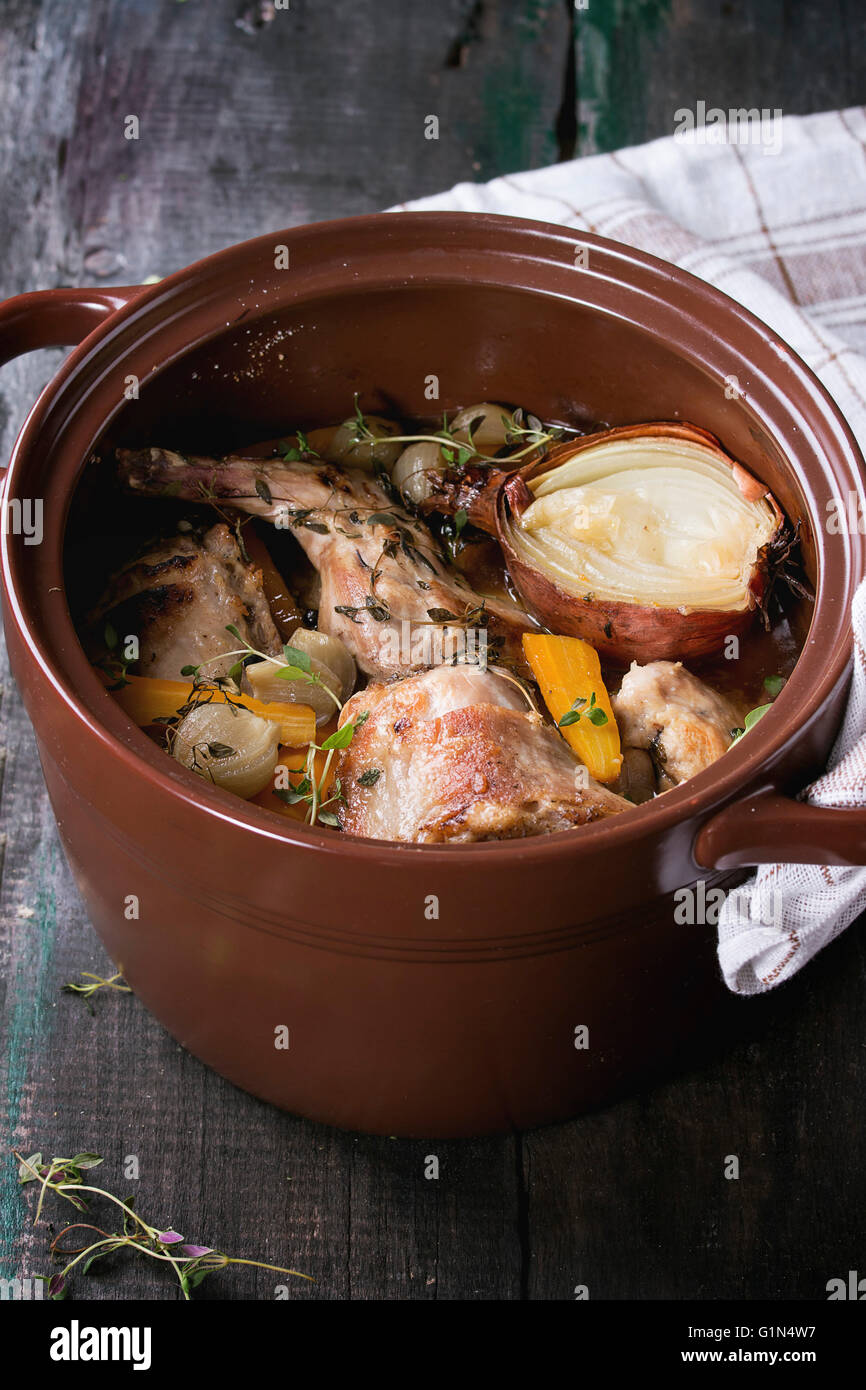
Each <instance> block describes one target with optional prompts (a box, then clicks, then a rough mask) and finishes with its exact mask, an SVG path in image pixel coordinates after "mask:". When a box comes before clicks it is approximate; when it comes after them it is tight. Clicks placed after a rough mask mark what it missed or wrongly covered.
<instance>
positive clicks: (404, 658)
mask: <svg viewBox="0 0 866 1390" xmlns="http://www.w3.org/2000/svg"><path fill="white" fill-rule="evenodd" d="M118 460H119V464H120V475H121V477H122V478H123V479H124V481H125V482H126V483H127V484H128V486H129V487H131V488H133V489H135V490H136V491H140V492H147V493H153V494H156V495H159V494H162V493H165V492H166V490H167V489H169V490H170V491H169V495H171V496H175V497H179V498H183V499H185V500H188V501H197V502H201V501H202V500H206V499H208V498H219V499H220V500H221V501H223V502H228V503H230V504H231V505H232V506H234V507H239V508H241V509H242V510H243V511H246V512H251V513H252V514H253V515H254V516H259V517H264V518H265V519H266V520H268V521H271V522H273V523H274V524H275V525H278V526H283V527H291V528H292V530H293V532H294V534H295V535H296V536H297V539H298V541H299V542H300V544H301V545H302V546H303V548H304V550H305V551H306V554H307V556H308V558H309V560H310V561H311V563H312V564H313V565H314V566H315V568H316V569H317V570H318V571H319V574H320V576H321V580H322V593H321V601H320V604H319V628H320V630H321V631H322V632H327V633H328V634H330V635H331V636H332V637H340V638H342V640H343V641H344V642H345V643H346V646H347V647H348V648H349V650H350V651H351V653H352V655H353V656H354V658H355V660H356V661H357V663H358V665H359V667H360V668H361V670H362V671H365V672H366V673H367V674H368V675H370V676H374V677H378V678H380V679H383V678H387V677H389V676H395V675H405V674H407V673H409V672H411V671H417V670H419V669H422V668H423V667H425V666H428V665H430V664H431V661H430V660H429V659H425V657H424V654H423V647H422V644H420V643H417V644H416V641H415V639H416V637H417V632H415V631H410V632H408V633H407V630H406V629H405V628H404V627H403V623H407V624H409V625H411V626H412V628H413V629H414V628H415V627H417V625H424V626H425V627H429V625H430V623H431V617H430V614H431V612H432V613H433V614H434V620H435V618H436V617H438V616H439V615H440V614H441V613H447V614H449V615H454V616H455V618H456V619H458V620H461V619H465V617H466V615H467V614H469V615H472V614H473V612H474V613H476V614H477V611H478V610H479V608H480V606H481V604H482V595H480V594H477V593H476V592H475V590H474V589H472V588H471V587H470V585H469V584H468V583H467V582H466V580H465V579H464V578H463V577H462V575H460V574H458V573H457V571H456V570H455V569H453V568H452V567H451V566H450V565H449V564H448V563H447V561H446V560H445V559H444V557H443V556H442V554H441V552H440V550H439V548H438V546H437V545H436V543H435V541H434V539H433V536H432V535H431V533H430V530H429V528H428V527H427V526H425V524H424V522H423V521H420V520H419V519H418V518H417V517H414V516H410V515H409V513H408V512H407V511H405V510H404V509H403V508H402V507H400V506H399V505H397V504H395V503H394V502H392V501H391V499H390V498H389V497H388V495H387V493H386V492H385V490H384V488H383V487H382V485H381V484H380V483H379V482H378V481H377V480H376V478H375V477H373V476H372V475H371V474H369V473H364V472H362V471H360V470H358V469H341V468H338V467H336V466H335V465H331V464H318V465H317V464H311V463H305V462H302V461H298V462H294V463H285V462H283V461H282V460H281V459H273V458H271V459H265V458H239V457H231V458H226V459H222V460H220V459H212V458H196V457H189V456H181V455H180V454H174V453H170V452H169V451H168V450H166V449H140V450H125V449H121V450H119V451H118ZM483 602H484V615H485V617H486V620H487V627H486V631H487V641H488V643H489V651H490V660H498V661H506V662H510V663H513V664H514V665H515V666H517V667H522V666H523V653H522V650H521V645H520V635H521V633H522V632H525V631H526V630H527V629H528V628H530V627H531V626H532V624H531V623H530V621H529V620H528V619H527V618H526V615H525V614H524V613H523V612H522V611H521V610H520V609H519V608H517V606H516V605H514V604H510V603H508V602H507V601H506V600H504V599H502V598H495V597H484V598H483ZM471 621H472V622H477V618H475V619H471ZM452 632H453V630H452ZM453 635H454V637H455V640H456V632H453Z"/></svg>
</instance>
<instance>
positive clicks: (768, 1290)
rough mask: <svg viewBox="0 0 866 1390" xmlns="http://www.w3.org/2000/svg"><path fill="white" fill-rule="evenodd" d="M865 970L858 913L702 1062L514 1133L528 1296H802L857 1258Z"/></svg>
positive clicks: (865, 1221) (744, 1014)
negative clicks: (734, 1040) (738, 1034)
mask: <svg viewBox="0 0 866 1390" xmlns="http://www.w3.org/2000/svg"><path fill="white" fill-rule="evenodd" d="M864 967H866V934H864V932H863V930H862V923H861V925H860V926H859V927H857V926H855V927H853V928H852V929H851V930H850V932H849V933H848V934H847V935H846V936H845V937H844V938H843V939H842V940H841V941H839V942H838V943H836V944H835V945H834V946H832V947H831V948H829V949H828V950H827V951H826V952H825V953H824V955H823V956H821V957H820V958H819V959H817V960H815V961H813V962H812V963H811V964H810V966H809V967H808V969H807V970H806V971H804V972H803V974H801V975H799V976H797V977H796V979H795V980H793V981H792V982H791V983H790V984H788V985H785V986H784V988H783V989H782V990H781V991H780V992H779V994H778V995H771V996H768V997H766V998H764V999H761V1000H743V1001H742V1002H741V1003H740V1004H738V1006H737V1010H736V1012H737V1014H739V1027H740V1028H741V1029H742V1032H743V1037H742V1040H741V1041H740V1043H739V1044H738V1045H735V1046H729V1045H727V1044H725V1043H724V1042H723V1040H722V1039H719V1048H720V1055H719V1056H718V1057H717V1059H716V1060H715V1061H711V1062H709V1063H707V1064H706V1065H702V1066H696V1065H695V1060H694V1059H693V1058H691V1057H690V1058H685V1057H684V1058H683V1059H682V1064H683V1068H684V1069H683V1073H682V1075H680V1076H678V1077H677V1078H675V1079H674V1080H671V1081H669V1082H667V1083H665V1084H663V1085H659V1086H656V1087H654V1088H652V1089H651V1090H649V1091H647V1092H645V1093H643V1094H641V1095H638V1096H634V1097H632V1098H630V1099H628V1100H626V1101H623V1102H622V1103H620V1104H619V1105H617V1106H615V1107H613V1108H612V1109H610V1110H607V1111H604V1112H602V1113H600V1114H597V1115H592V1116H587V1117H585V1118H584V1119H582V1120H579V1121H576V1122H575V1123H573V1124H570V1125H566V1126H561V1127H559V1128H556V1129H550V1130H543V1131H538V1132H537V1133H535V1134H533V1135H529V1136H526V1139H525V1145H526V1149H527V1152H528V1171H529V1175H530V1180H529V1220H530V1229H531V1232H532V1238H531V1271H530V1279H529V1293H530V1297H532V1298H540V1299H562V1298H566V1299H567V1298H573V1297H574V1288H575V1286H576V1285H578V1284H585V1285H587V1286H588V1288H589V1296H590V1297H591V1298H616V1299H648V1298H665V1299H695V1298H698V1299H762V1298H771V1299H776V1298H793V1299H806V1300H810V1299H811V1300H814V1299H822V1298H826V1292H825V1290H826V1284H827V1281H828V1279H831V1278H834V1277H836V1276H841V1277H846V1276H847V1271H848V1270H849V1269H857V1268H858V1260H859V1261H860V1264H861V1265H862V1255H861V1254H860V1252H861V1251H862V1249H863V1242H864V1237H866V1217H864V1213H863V1203H862V1201H861V1200H860V1197H859V1193H860V1190H861V1188H862V1180H863V1172H864V1168H866V1134H864V1128H863V1092H864V1085H866V1053H864V1049H863V1047H862V1044H861V1043H860V1041H859V1039H860V1036H861V1033H862V1028H861V1026H860V1019H862V1014H863V1007H864V992H866V968H864ZM730 1155H733V1156H735V1157H736V1158H738V1160H739V1173H740V1176H739V1178H738V1179H736V1180H735V1179H729V1178H726V1177H725V1169H726V1162H727V1160H728V1157H729V1156H730Z"/></svg>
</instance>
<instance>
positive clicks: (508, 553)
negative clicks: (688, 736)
mask: <svg viewBox="0 0 866 1390" xmlns="http://www.w3.org/2000/svg"><path fill="white" fill-rule="evenodd" d="M647 436H656V437H668V438H670V437H673V438H676V439H683V440H686V441H688V442H692V443H699V444H701V445H704V446H706V447H707V448H710V449H712V450H713V451H714V452H715V453H716V454H717V455H719V457H721V458H723V459H724V460H725V462H726V463H727V464H728V465H729V466H730V467H731V468H732V471H733V475H734V479H735V481H736V483H737V486H738V487H739V489H740V492H741V493H742V494H743V496H744V497H745V498H746V500H748V501H754V500H756V499H757V498H759V497H765V498H766V500H767V501H768V502H769V504H770V505H771V507H772V508H773V510H774V513H775V516H776V520H777V530H776V534H778V531H779V529H780V528H781V527H782V526H783V525H784V523H785V517H784V513H783V512H782V510H781V508H780V507H779V505H778V503H777V502H776V500H775V498H773V497H772V496H771V494H770V493H769V492H768V490H767V488H766V487H765V486H764V485H763V484H762V483H760V482H758V480H757V479H756V478H753V477H752V475H751V474H750V473H748V472H747V471H746V469H745V468H743V467H742V466H741V465H740V464H738V463H736V462H735V461H734V460H733V459H732V458H731V457H730V456H729V455H728V454H726V453H725V452H724V450H723V449H722V448H721V446H720V445H719V443H718V441H717V440H716V439H715V438H714V436H713V435H711V434H709V433H708V432H707V431H706V430H702V429H698V428H697V427H696V426H694V425H687V424H681V423H679V422H670V423H656V424H649V425H627V426H624V427H623V428H620V429H612V430H602V431H600V432H598V433H596V434H592V435H585V436H584V437H583V438H581V439H579V440H570V441H569V442H568V443H566V444H561V445H558V446H557V447H556V448H554V449H552V450H551V451H550V453H549V454H547V456H546V457H545V458H544V459H541V460H536V461H534V462H533V463H530V464H528V465H527V466H526V468H523V469H521V470H520V471H519V473H517V474H514V475H512V476H511V477H510V478H504V479H498V480H497V483H498V491H497V496H496V529H497V536H498V539H499V543H500V545H501V546H502V550H503V553H504V555H505V561H506V564H507V566H508V569H509V572H510V574H511V577H512V579H513V581H514V584H515V587H516V588H517V590H518V592H519V593H520V596H521V598H522V599H523V602H524V603H525V605H526V608H527V610H528V612H529V613H530V614H531V615H532V616H533V617H534V618H535V619H536V620H537V621H538V622H540V623H541V624H542V625H543V626H544V627H546V628H548V629H549V630H550V631H551V632H557V633H561V634H563V635H564V636H568V637H582V638H583V639H584V641H586V642H589V643H590V644H591V645H592V646H593V647H595V648H596V650H597V651H598V652H600V653H601V654H602V655H603V656H604V657H605V658H606V659H607V660H608V661H611V662H613V663H615V664H617V665H623V666H627V665H628V664H629V663H630V662H632V661H638V662H640V663H641V664H644V663H645V662H649V661H664V660H677V661H679V660H682V661H688V660H693V659H695V658H696V657H700V656H707V655H708V654H710V653H711V652H715V651H718V650H719V649H720V648H721V647H722V646H723V645H724V642H725V639H726V638H727V637H730V636H738V635H740V634H742V633H743V632H745V631H746V629H747V628H748V627H750V626H751V623H752V621H753V619H754V616H755V612H756V610H757V606H758V602H759V600H760V599H761V598H762V597H763V595H764V593H765V591H766V587H767V582H768V576H767V572H766V568H765V566H764V564H763V562H762V556H763V551H762V552H761V553H759V556H758V560H757V563H756V565H755V568H754V570H753V572H752V577H751V582H750V585H749V596H750V599H751V603H750V606H749V607H748V608H744V609H738V610H734V611H724V610H716V609H692V610H691V611H689V612H686V613H682V612H680V611H679V609H676V608H664V607H660V606H654V605H652V604H640V603H629V602H617V601H613V600H606V599H605V600H602V599H599V600H596V599H595V598H594V596H593V595H592V593H590V592H588V593H587V595H586V596H585V597H584V598H581V597H580V596H579V595H577V594H576V593H574V592H569V591H568V590H566V589H563V588H561V587H560V586H559V585H558V584H557V583H556V581H555V580H553V579H551V578H549V577H548V576H547V575H546V574H544V573H542V572H541V571H540V570H538V569H535V568H533V567H532V566H530V565H529V564H527V563H526V562H525V561H524V560H522V559H521V557H520V555H519V553H518V552H517V551H516V549H515V547H514V545H513V543H512V539H511V534H512V530H511V527H512V518H513V517H514V516H519V515H520V513H521V512H522V511H523V510H524V509H525V507H526V506H527V505H528V504H529V502H530V501H531V500H532V493H531V492H530V490H529V488H528V487H527V482H528V480H529V479H531V478H534V477H535V476H536V475H537V474H539V473H547V472H548V471H549V470H551V469H552V468H555V467H556V466H557V464H558V463H564V462H565V461H566V459H571V458H573V457H574V455H575V454H576V453H580V452H582V451H583V450H584V449H586V448H590V447H591V446H592V445H594V444H599V443H601V442H602V441H606V440H613V439H617V440H624V439H634V438H645V437H647ZM484 503H485V504H486V505H482V507H480V508H477V510H478V512H480V513H481V515H484V514H485V513H486V512H487V511H488V507H489V503H488V500H487V498H485V499H484ZM764 549H766V547H764Z"/></svg>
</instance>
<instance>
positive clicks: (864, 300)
mask: <svg viewBox="0 0 866 1390" xmlns="http://www.w3.org/2000/svg"><path fill="white" fill-rule="evenodd" d="M715 119H718V118H715ZM714 133H715V134H719V130H718V128H716V131H715V132H714ZM723 134H724V135H725V136H726V137H727V138H725V139H723V140H722V141H719V142H718V143H716V142H714V141H713V140H712V138H709V139H708V138H707V137H708V136H711V132H710V131H705V132H697V136H696V138H693V140H692V142H691V143H689V142H687V140H685V139H683V138H677V137H675V136H670V137H667V138H665V139H663V140H655V141H653V142H652V143H651V144H648V145H642V146H639V147H637V148H634V149H627V150H619V151H617V153H615V154H606V155H595V156H592V157H590V158H587V159H580V160H572V161H570V162H568V163H565V164H556V165H553V166H552V167H551V168H547V169H537V170H533V171H532V172H530V173H524V174H516V175H506V176H505V177H504V178H499V179H494V180H493V182H492V183H487V184H466V183H463V184H458V185H457V186H456V187H455V188H452V189H451V191H450V192H448V193H442V194H438V195H437V196H435V197H432V198H422V199H419V200H418V201H416V202H413V203H406V204H402V205H401V207H400V208H399V209H395V211H400V210H403V209H405V208H411V209H420V208H429V209H456V210H461V211H464V212H498V213H507V214H510V215H513V216H518V217H529V218H536V219H539V220H541V221H545V222H558V223H561V224H564V225H565V226H570V227H576V228H579V229H581V230H585V231H590V232H598V233H600V234H601V235H602V236H607V237H612V238H614V239H615V240H617V241H623V242H627V243H628V244H630V245H631V246H636V247H638V248H639V249H640V250H642V251H648V252H650V253H651V254H652V255H654V256H661V257H662V258H663V259H664V260H667V261H673V262H674V263H675V264H676V265H679V266H682V267H683V269H684V270H689V271H691V272H692V274H694V275H698V276H700V277H701V278H702V279H704V280H708V281H709V282H710V283H711V284H713V285H717V286H718V288H719V289H721V290H724V291H725V293H726V294H729V295H731V297H732V298H733V299H736V300H739V302H740V303H741V304H744V305H745V306H746V307H747V308H748V309H751V310H752V312H753V313H755V314H757V316H758V317H759V318H760V319H763V320H764V322H765V323H768V324H770V326H771V327H772V328H774V329H775V330H776V332H777V333H778V334H779V335H780V336H781V337H782V338H784V339H785V340H786V342H788V343H790V345H791V347H793V348H794V349H795V351H796V352H798V353H799V354H800V356H801V357H802V358H803V359H804V360H805V361H806V362H808V364H809V366H810V367H811V368H812V369H813V371H815V372H816V373H817V375H818V376H819V377H820V378H821V380H822V381H823V383H824V385H825V386H826V387H827V389H828V391H829V392H830V394H831V395H832V396H833V397H834V398H835V400H836V401H837V403H838V404H839V406H840V407H841V409H842V411H843V412H844V414H845V415H846V416H847V419H848V422H849V424H850V425H851V428H852V429H853V431H854V433H855V435H856V436H857V439H858V441H859V443H860V446H861V448H863V450H864V452H866V110H864V109H863V108H858V109H852V110H848V111H831V112H827V113H826V114H823V115H819V116H806V117H796V116H787V117H784V118H782V117H780V118H777V119H776V121H775V122H773V121H772V120H770V121H766V122H765V123H764V126H763V128H761V129H760V131H759V130H758V128H757V127H756V128H753V129H752V130H751V132H749V131H746V130H742V129H741V130H739V131H737V130H734V131H732V132H730V133H729V134H728V133H727V132H723ZM853 619H854V632H855V639H856V640H855V669H854V681H853V685H852V689H851V695H850V699H849V703H848V709H847V714H846V717H845V720H844V724H843V727H842V730H841V733H840V734H839V737H838V740H837V742H836V745H835V747H834V749H833V753H832V756H831V758H830V764H829V766H830V769H831V770H830V771H828V772H827V773H826V774H825V775H824V776H823V777H820V778H819V779H818V781H817V782H815V783H814V784H813V785H812V786H811V787H809V788H807V789H806V791H805V793H804V796H805V797H806V799H807V800H808V801H809V802H811V803H812V804H813V805H815V806H858V805H859V806H863V805H866V587H864V586H861V588H860V590H859V592H858V594H857V596H856V598H855V600H854V613H853ZM864 909H866V868H858V869H843V868H836V867H827V866H821V865H799V864H773V865H765V866H763V867H762V868H760V869H759V870H758V872H757V873H756V874H755V875H754V876H753V877H752V878H751V879H750V880H748V882H746V883H745V884H743V886H742V888H740V889H738V890H736V891H735V892H734V893H732V894H730V895H729V896H728V898H727V900H726V902H725V904H724V906H723V908H722V911H721V914H720V918H719V963H720V965H721V968H722V973H723V975H724V977H725V981H726V982H727V985H728V987H729V988H730V989H731V990H733V991H734V992H735V993H737V994H759V993H763V992H764V991H765V990H768V989H772V988H774V987H775V986H776V985H778V984H780V983H781V982H782V981H783V980H786V979H788V978H790V976H792V975H794V974H795V973H796V972H797V971H798V970H800V969H801V967H802V966H804V965H805V964H806V961H808V960H809V959H810V958H811V957H812V956H813V955H815V953H816V952H817V951H820V949H821V947H822V946H825V945H826V944H827V942H828V941H832V939H833V938H834V937H835V936H838V935H839V933H840V932H842V931H844V929H845V928H846V927H847V926H848V925H849V923H851V922H852V921H853V920H854V919H855V917H857V916H859V914H860V913H861V912H863V911H864Z"/></svg>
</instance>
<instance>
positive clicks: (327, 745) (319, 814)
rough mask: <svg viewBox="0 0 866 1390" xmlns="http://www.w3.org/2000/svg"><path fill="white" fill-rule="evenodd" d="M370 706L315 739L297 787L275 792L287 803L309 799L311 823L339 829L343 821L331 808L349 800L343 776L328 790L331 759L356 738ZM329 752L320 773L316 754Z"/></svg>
mask: <svg viewBox="0 0 866 1390" xmlns="http://www.w3.org/2000/svg"><path fill="white" fill-rule="evenodd" d="M369 715H370V712H369V710H362V711H361V713H360V714H358V715H356V716H355V718H354V719H347V720H346V723H345V724H341V725H340V727H339V729H335V730H334V732H333V733H332V734H329V735H328V737H327V738H326V739H324V740H323V741H322V743H311V744H310V745H309V747H308V748H307V760H306V763H305V764H304V770H303V773H302V774H301V780H300V781H299V782H297V783H296V784H295V785H294V786H293V787H279V788H277V789H275V791H274V796H277V797H279V799H280V800H281V801H284V802H285V803H286V805H287V806H296V805H298V804H299V803H301V802H306V804H307V805H308V807H309V812H308V815H307V824H308V825H315V824H316V822H317V821H319V822H320V823H321V824H322V825H328V826H331V828H332V829H335V830H339V828H340V821H339V819H338V817H337V814H336V812H335V811H329V810H328V809H327V808H328V807H329V806H330V805H332V804H333V803H338V802H340V801H345V800H346V798H345V796H344V795H343V785H342V782H341V780H340V778H339V777H337V778H336V779H335V781H334V787H333V790H332V791H331V793H330V795H328V796H326V795H325V793H326V792H327V790H328V775H329V773H330V771H331V763H332V761H333V757H334V754H335V753H336V752H337V751H338V749H342V748H348V746H349V744H350V743H351V742H352V739H353V738H354V737H355V734H356V732H357V730H358V729H360V728H361V726H362V724H365V723H366V722H367V719H368V718H369ZM317 753H325V754H326V755H327V756H326V758H325V766H324V767H323V769H322V775H321V777H318V778H317V777H316V754H317Z"/></svg>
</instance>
